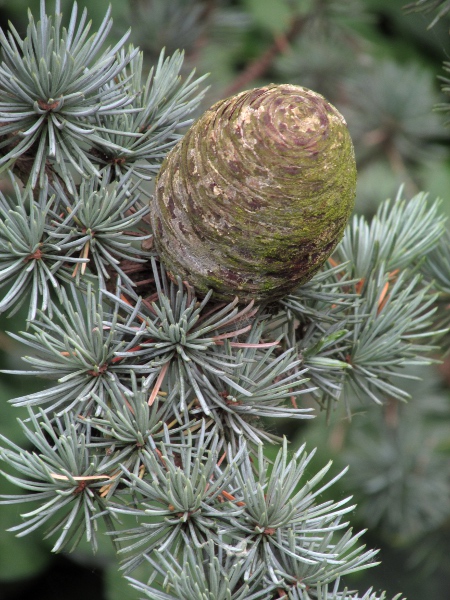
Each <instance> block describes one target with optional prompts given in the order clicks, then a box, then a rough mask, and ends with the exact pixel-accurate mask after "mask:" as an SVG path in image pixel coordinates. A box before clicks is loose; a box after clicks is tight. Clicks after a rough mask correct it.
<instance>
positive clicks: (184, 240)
mask: <svg viewBox="0 0 450 600" xmlns="http://www.w3.org/2000/svg"><path fill="white" fill-rule="evenodd" d="M355 189H356V166H355V158H354V151H353V145H352V141H351V138H350V134H349V132H348V129H347V125H346V123H345V120H344V118H343V116H342V115H341V114H340V113H339V112H338V111H337V109H336V108H335V107H334V106H332V105H331V104H330V103H329V102H327V100H326V99H325V98H324V97H323V96H321V95H320V94H317V93H315V92H313V91H311V90H308V89H306V88H303V87H299V86H294V85H287V84H286V85H269V86H266V87H262V88H256V89H252V90H248V91H245V92H241V93H240V94H237V95H236V96H233V97H231V98H227V99H225V100H221V101H219V102H217V103H216V104H214V105H213V106H212V107H211V108H210V109H209V110H207V111H206V112H205V113H204V114H203V116H201V117H200V118H199V119H198V120H197V121H196V122H195V123H194V124H193V125H192V126H191V128H190V129H189V130H188V132H187V133H186V135H185V137H184V138H183V139H182V140H181V141H180V142H178V144H177V145H176V146H175V147H174V148H173V149H172V151H171V152H170V153H169V155H168V156H167V158H166V160H165V161H164V163H163V164H162V166H161V170H160V173H159V175H158V179H157V182H156V191H155V196H154V199H153V201H152V202H153V205H152V224H153V232H154V239H155V245H156V249H157V251H158V252H159V254H160V256H161V259H162V261H163V262H164V264H165V266H166V267H167V268H168V269H169V270H170V271H171V272H172V273H173V274H177V275H181V277H182V278H183V279H186V280H187V281H188V282H189V283H190V284H191V285H193V286H194V287H195V289H196V290H197V292H199V293H206V292H207V290H208V289H210V288H212V289H213V290H214V294H215V297H216V298H217V299H224V300H228V299H230V298H233V297H235V296H239V298H240V300H242V301H247V300H249V299H256V300H268V299H269V300H270V299H277V298H279V297H282V296H283V295H285V294H287V293H289V291H291V290H292V289H293V288H295V287H296V286H298V285H301V284H302V283H305V282H306V281H308V280H309V279H311V277H312V276H313V275H314V273H315V272H316V271H317V270H318V268H319V267H320V266H321V265H322V264H323V263H324V261H325V260H326V259H327V258H328V256H329V255H330V254H331V253H332V251H333V249H334V248H335V246H336V244H337V243H338V242H339V240H340V239H341V237H342V235H343V232H344V228H345V226H346V224H347V221H348V218H349V216H350V213H351V211H352V208H353V204H354V197H355Z"/></svg>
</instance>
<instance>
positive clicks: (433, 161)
mask: <svg viewBox="0 0 450 600" xmlns="http://www.w3.org/2000/svg"><path fill="white" fill-rule="evenodd" d="M61 4H62V8H63V12H66V13H67V15H68V13H69V11H70V9H71V6H72V2H71V1H62V2H61ZM86 4H88V13H89V16H90V18H91V19H92V21H93V30H95V27H96V26H98V24H99V23H100V21H101V19H102V18H103V16H104V13H105V11H106V9H107V7H108V5H109V4H111V8H112V16H113V19H114V26H113V29H112V31H111V42H113V41H114V40H115V39H118V38H119V37H120V36H121V35H123V33H124V32H125V31H126V30H127V29H128V28H129V27H131V29H132V31H131V36H130V41H131V42H132V43H133V44H135V45H139V46H140V47H141V49H142V50H143V51H144V55H145V60H146V64H147V65H148V68H150V67H151V65H152V64H154V62H155V61H156V60H157V58H158V55H159V52H160V50H161V49H162V48H163V47H165V49H166V54H170V53H171V52H172V51H173V50H175V49H177V48H182V49H184V50H185V52H186V61H185V72H186V73H188V72H190V70H192V69H193V68H196V70H197V72H198V73H199V74H203V73H206V72H208V73H210V77H209V85H210V88H209V90H208V92H207V94H206V99H205V102H204V107H203V108H207V107H208V106H209V105H210V104H212V103H213V102H214V101H215V100H218V99H220V98H222V97H225V96H227V95H230V94H232V93H235V92H238V91H240V90H242V89H247V88H250V87H257V86H259V85H264V84H266V83H270V82H279V83H281V82H288V83H294V84H299V85H304V86H306V87H310V88H312V89H314V90H316V91H318V92H320V93H323V94H324V95H325V96H326V97H327V98H328V99H329V100H330V101H331V102H332V103H334V104H335V105H336V106H337V107H338V108H339V109H340V110H341V112H342V113H343V114H344V116H345V117H346V119H347V121H348V124H349V128H350V131H351V133H352V136H353V139H354V143H355V150H356V157H357V164H358V172H359V180H358V192H357V204H356V211H357V212H359V213H364V214H366V215H367V216H369V217H370V216H371V215H372V214H373V213H374V212H375V210H376V208H377V205H378V204H379V203H380V202H381V201H382V200H384V199H386V198H388V197H393V196H395V195H396V193H397V191H398V189H399V186H400V185H402V184H403V185H404V186H405V187H404V189H405V192H404V193H405V195H406V197H411V196H412V195H414V194H415V193H416V192H418V191H420V190H425V191H428V192H429V193H430V197H431V198H435V197H436V196H439V197H441V198H442V199H443V211H444V212H446V213H447V214H449V215H450V136H449V130H448V128H447V127H446V124H445V122H446V119H447V118H448V114H446V113H445V111H444V112H443V111H436V110H435V106H436V105H438V104H440V103H446V102H448V101H449V99H448V96H446V95H445V94H443V93H442V92H441V83H442V82H441V83H440V81H439V78H440V77H445V76H446V71H445V70H444V69H443V61H445V60H447V59H448V57H449V52H450V36H449V26H450V19H449V18H447V17H445V18H443V19H441V20H440V21H439V22H438V23H437V24H436V25H435V26H434V27H432V28H431V29H429V28H428V25H429V23H430V22H431V20H432V16H433V15H432V14H431V13H430V14H424V13H407V12H406V11H405V10H404V8H403V7H404V4H405V0H111V2H109V1H108V0H96V2H87V1H86ZM27 8H30V9H31V11H32V12H33V13H34V15H35V16H36V18H37V15H38V12H39V2H38V0H0V25H1V27H2V29H3V30H6V29H7V27H8V20H11V21H12V22H13V23H14V25H15V27H16V29H17V30H18V31H19V33H21V34H22V35H24V34H25V31H26V23H27V16H26V13H27ZM82 8H84V3H83V1H81V2H80V9H82ZM52 10H53V3H52V2H48V12H51V11H52ZM0 186H1V187H2V189H3V191H4V192H5V193H7V192H8V187H7V186H8V184H7V182H6V181H1V182H0ZM23 322H24V318H22V317H21V316H20V315H19V316H15V317H14V318H13V319H10V320H7V319H4V318H0V366H1V368H4V369H20V368H23V363H22V362H21V348H20V346H19V344H18V343H17V342H15V341H14V340H13V339H12V338H10V337H8V335H7V334H6V333H4V332H5V331H16V330H17V329H18V328H19V327H20V326H21V324H22V323H23ZM441 358H442V357H441ZM442 360H443V363H442V364H441V365H440V366H436V367H429V368H426V369H425V368H423V369H422V371H421V373H420V374H421V375H422V377H423V382H422V383H420V384H419V385H417V383H416V384H414V385H410V390H409V391H410V392H411V394H412V396H413V398H412V400H411V402H410V403H409V404H408V405H406V406H401V407H399V406H397V405H396V404H394V403H388V404H387V405H386V406H385V407H383V408H380V407H378V406H374V405H371V404H370V402H369V401H368V400H362V401H360V400H358V399H355V398H350V400H349V402H350V404H351V406H352V410H353V412H354V413H355V416H354V418H353V420H352V421H351V422H349V421H348V420H347V419H346V418H345V413H344V412H343V411H342V410H340V409H338V410H336V412H335V413H334V414H333V415H332V417H331V420H330V422H329V423H328V424H327V423H326V420H325V417H324V416H323V415H319V417H318V419H316V420H315V421H314V422H313V424H308V425H307V426H306V425H304V426H302V427H301V428H300V429H298V427H297V425H295V428H294V425H293V424H292V423H289V422H284V423H282V424H281V425H280V424H279V423H277V424H276V425H275V424H274V423H268V427H269V428H271V429H272V430H274V431H277V432H278V433H284V434H286V435H288V436H289V438H290V440H291V441H292V446H293V447H296V446H298V445H299V444H300V443H301V442H302V441H303V440H306V441H307V442H308V445H309V447H313V446H318V448H319V452H318V453H317V458H316V460H315V463H314V465H313V468H315V467H317V468H318V467H321V466H323V464H324V463H325V462H327V461H328V459H329V457H330V456H332V457H333V459H334V461H335V470H336V472H338V471H339V470H340V469H342V468H343V466H345V465H346V464H350V466H351V469H350V472H349V475H348V476H347V477H345V478H344V479H343V480H342V481H341V482H340V483H339V484H337V485H336V486H335V487H334V489H333V490H331V491H330V494H331V495H332V496H334V497H335V498H337V497H344V496H346V495H348V494H349V493H352V494H354V495H355V498H356V500H357V501H358V505H359V508H358V509H357V510H355V512H354V513H353V514H352V519H353V521H354V524H355V527H357V528H361V527H368V528H369V533H368V534H367V535H366V536H365V538H364V539H365V542H366V543H367V545H368V546H370V547H378V548H380V559H381V561H382V564H381V566H379V567H377V568H376V569H371V570H369V571H367V572H365V573H363V574H359V575H358V576H357V577H355V578H354V579H353V580H350V581H349V583H350V586H351V587H353V586H354V587H355V588H359V589H361V590H362V589H367V588H368V587H369V586H370V585H373V586H374V588H375V589H376V590H378V589H380V590H381V589H386V590H387V591H388V597H391V596H392V595H394V594H395V593H397V592H399V591H402V592H403V593H404V594H405V595H406V596H407V597H408V598H409V600H423V599H425V598H427V599H428V598H430V599H431V598H432V599H433V600H448V599H449V598H450V468H449V463H450V461H449V457H450V402H449V400H450V394H449V386H450V368H449V366H448V365H447V360H446V359H445V357H443V359H442ZM39 385H41V386H42V385H45V382H42V381H37V380H33V379H32V378H29V379H27V378H23V377H17V376H7V375H1V374H0V397H1V398H0V402H1V410H0V432H1V433H3V434H4V435H5V436H7V437H8V438H9V439H12V440H14V441H15V442H16V443H18V444H22V443H23V444H24V443H25V441H24V439H23V435H22V434H21V432H20V429H19V427H18V426H17V424H16V417H18V416H20V411H19V410H18V409H13V408H12V407H11V406H10V404H8V402H7V401H8V399H10V398H12V397H15V396H19V395H22V394H24V393H26V392H27V391H31V390H35V389H38V388H39ZM0 492H1V493H14V490H13V486H11V485H10V484H8V483H7V482H5V481H4V480H0ZM18 513H19V508H18V507H16V506H15V505H12V506H1V507H0V600H13V599H20V598H25V597H29V596H32V597H33V598H38V599H39V598H46V600H53V599H56V598H58V599H59V598H60V597H64V598H65V599H66V600H71V599H72V598H74V599H75V598H80V597H82V598H83V600H90V599H91V598H96V600H103V599H105V600H106V599H107V600H119V599H120V600H127V599H128V598H130V599H132V598H137V597H138V594H137V592H135V591H134V590H132V589H131V588H129V587H128V585H127V584H126V583H125V582H124V581H123V580H122V578H121V576H120V575H119V574H118V572H117V564H116V561H115V558H114V554H113V551H112V548H111V547H110V544H109V541H108V540H107V539H105V540H104V543H103V544H102V545H101V549H100V551H99V553H98V554H97V556H95V557H93V556H92V555H91V553H90V551H89V550H88V548H87V547H86V548H85V549H84V548H81V549H79V550H77V551H76V553H74V554H72V555H68V556H66V555H64V556H54V555H51V554H50V550H49V549H50V547H51V544H50V542H48V543H47V542H46V541H45V540H42V536H41V532H39V531H38V532H36V533H35V534H33V535H31V536H28V537H27V538H19V539H18V538H15V537H14V535H13V534H12V533H6V532H5V530H6V529H7V528H8V527H10V526H12V525H14V524H17V523H18V522H19V521H20V517H19V514H18ZM135 575H136V577H137V578H139V573H136V574H135ZM142 579H145V575H144V574H143V575H142Z"/></svg>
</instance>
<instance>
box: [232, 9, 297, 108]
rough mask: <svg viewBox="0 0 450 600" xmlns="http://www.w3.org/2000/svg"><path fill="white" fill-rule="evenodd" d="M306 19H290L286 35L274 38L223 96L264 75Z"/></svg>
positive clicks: (295, 35)
mask: <svg viewBox="0 0 450 600" xmlns="http://www.w3.org/2000/svg"><path fill="white" fill-rule="evenodd" d="M305 23H306V18H305V17H304V16H303V17H300V16H298V15H297V16H295V17H293V18H292V20H291V23H290V26H289V29H288V30H287V31H286V33H283V34H281V35H277V36H275V38H274V40H273V43H272V44H271V46H269V47H268V48H267V50H266V51H265V52H264V53H263V54H261V56H259V57H258V58H256V59H255V60H253V61H252V62H250V63H249V64H248V65H247V66H246V67H245V69H244V70H243V71H242V73H240V74H239V75H238V76H237V77H236V79H235V80H234V81H233V82H232V83H231V84H230V85H229V86H228V87H227V88H226V89H225V92H224V96H232V95H233V94H236V93H237V92H239V91H241V90H242V89H245V88H246V87H248V85H249V83H251V82H252V81H254V80H255V79H259V78H260V77H262V76H263V75H264V73H266V72H267V71H268V70H269V68H270V66H271V65H272V63H273V61H274V60H275V57H276V56H277V55H278V54H281V53H283V52H286V50H287V49H288V48H289V43H290V42H292V41H293V40H294V39H295V38H296V37H297V35H298V34H299V33H300V32H301V30H302V29H303V27H304V26H305Z"/></svg>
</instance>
